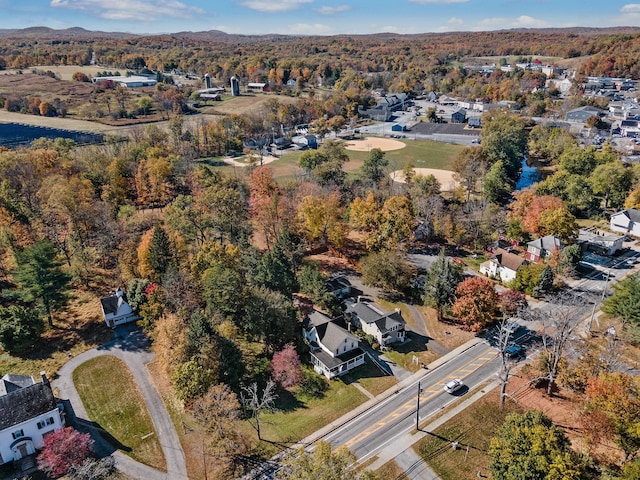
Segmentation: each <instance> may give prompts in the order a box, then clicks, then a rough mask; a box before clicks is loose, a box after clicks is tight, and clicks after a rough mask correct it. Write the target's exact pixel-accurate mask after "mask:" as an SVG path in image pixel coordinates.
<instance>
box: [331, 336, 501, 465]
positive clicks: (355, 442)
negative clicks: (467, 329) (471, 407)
mask: <svg viewBox="0 0 640 480" xmlns="http://www.w3.org/2000/svg"><path fill="white" fill-rule="evenodd" d="M499 367H500V360H499V358H498V355H497V351H496V350H495V349H494V348H492V347H491V346H490V345H488V344H487V343H486V342H483V341H480V342H479V343H476V344H475V345H473V346H471V347H470V348H467V349H466V350H465V351H463V352H461V353H459V354H457V355H455V356H452V357H451V358H449V359H448V361H446V362H445V363H443V364H441V365H440V366H439V367H438V368H435V369H433V370H431V371H429V372H428V373H427V374H426V375H425V376H424V377H422V378H421V379H419V380H415V381H413V382H412V383H411V384H409V385H407V386H406V387H405V388H403V389H401V390H399V391H398V393H396V394H394V395H391V396H390V397H388V398H387V399H386V400H384V401H382V402H380V403H378V404H377V405H375V406H373V407H372V408H370V409H369V410H367V411H366V412H364V413H363V414H361V415H359V416H358V417H356V418H354V419H353V420H352V421H350V422H348V423H346V424H344V425H343V426H341V427H340V428H338V429H336V430H334V431H333V432H331V433H329V434H328V435H326V436H325V437H324V438H325V440H327V441H329V442H331V443H332V444H333V445H336V446H338V445H344V446H347V447H348V448H349V449H350V450H351V451H352V452H353V453H354V454H355V455H356V457H357V458H358V460H359V461H366V460H367V459H369V458H371V457H373V456H375V455H376V454H377V453H378V452H379V451H380V450H381V449H383V448H385V447H386V446H388V445H390V444H392V443H393V442H394V441H395V440H396V439H397V438H398V437H400V436H402V435H404V434H405V433H406V432H407V431H410V430H411V429H413V428H415V422H416V406H417V393H418V385H420V388H421V392H422V393H421V394H420V422H423V421H424V420H425V419H427V418H429V417H431V416H433V415H434V414H436V413H438V412H439V411H441V410H442V409H444V408H445V407H447V406H448V405H450V404H451V403H452V402H454V401H455V400H456V399H457V398H459V397H461V396H464V395H465V394H466V393H467V392H468V391H469V390H470V389H474V388H475V387H477V386H479V385H481V384H483V383H485V382H487V381H488V380H491V379H493V378H494V376H495V374H496V373H497V371H498V369H499ZM453 378H460V379H462V380H463V381H464V383H465V385H466V386H465V387H464V388H463V389H462V390H460V391H458V392H457V393H456V394H455V395H449V394H447V393H445V392H444V391H443V385H444V384H445V383H446V382H447V381H449V380H451V379H453Z"/></svg>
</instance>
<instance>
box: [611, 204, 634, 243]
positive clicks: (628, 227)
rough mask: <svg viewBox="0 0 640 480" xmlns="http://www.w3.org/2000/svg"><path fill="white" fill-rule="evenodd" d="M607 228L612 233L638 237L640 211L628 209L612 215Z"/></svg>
mask: <svg viewBox="0 0 640 480" xmlns="http://www.w3.org/2000/svg"><path fill="white" fill-rule="evenodd" d="M609 226H610V228H611V230H613V231H614V232H620V233H624V234H628V235H634V236H636V237H640V210H636V209H635V208H628V209H626V210H622V211H621V212H618V213H614V214H613V215H611V219H610V225H609Z"/></svg>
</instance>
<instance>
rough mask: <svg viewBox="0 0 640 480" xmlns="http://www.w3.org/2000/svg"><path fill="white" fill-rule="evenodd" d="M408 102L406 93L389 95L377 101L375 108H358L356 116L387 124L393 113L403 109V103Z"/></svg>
mask: <svg viewBox="0 0 640 480" xmlns="http://www.w3.org/2000/svg"><path fill="white" fill-rule="evenodd" d="M408 100H409V96H408V95H407V94H406V93H390V94H389V95H386V96H384V97H382V98H380V99H379V100H378V103H377V105H376V106H375V107H371V108H364V107H363V106H362V105H359V106H358V115H360V116H361V117H365V118H370V119H372V120H377V121H379V122H388V121H389V120H391V118H392V117H393V112H395V111H397V110H402V109H404V106H405V103H407V102H408Z"/></svg>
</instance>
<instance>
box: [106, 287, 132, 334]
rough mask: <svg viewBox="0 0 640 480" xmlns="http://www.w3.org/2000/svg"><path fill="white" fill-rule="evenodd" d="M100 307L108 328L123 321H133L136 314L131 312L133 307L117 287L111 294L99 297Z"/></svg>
mask: <svg viewBox="0 0 640 480" xmlns="http://www.w3.org/2000/svg"><path fill="white" fill-rule="evenodd" d="M100 306H101V307H102V316H103V317H104V321H105V322H106V323H107V326H108V327H110V328H114V327H117V326H118V325H122V324H123V323H128V322H134V321H136V320H137V319H138V316H137V315H136V314H135V313H133V309H132V308H131V307H130V306H129V304H128V303H127V301H126V299H125V298H124V293H123V292H122V290H121V289H120V288H118V289H117V290H116V291H115V293H114V294H113V295H110V296H108V297H104V298H101V299H100Z"/></svg>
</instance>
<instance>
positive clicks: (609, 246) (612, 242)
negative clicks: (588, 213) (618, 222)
mask: <svg viewBox="0 0 640 480" xmlns="http://www.w3.org/2000/svg"><path fill="white" fill-rule="evenodd" d="M623 242H624V235H616V234H615V233H611V232H605V231H604V230H600V229H598V228H595V227H590V228H581V229H580V230H578V244H579V245H580V247H581V248H582V251H585V250H591V251H593V252H596V253H599V254H600V255H607V256H611V255H614V254H615V253H616V252H617V251H618V250H621V249H622V243H623Z"/></svg>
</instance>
